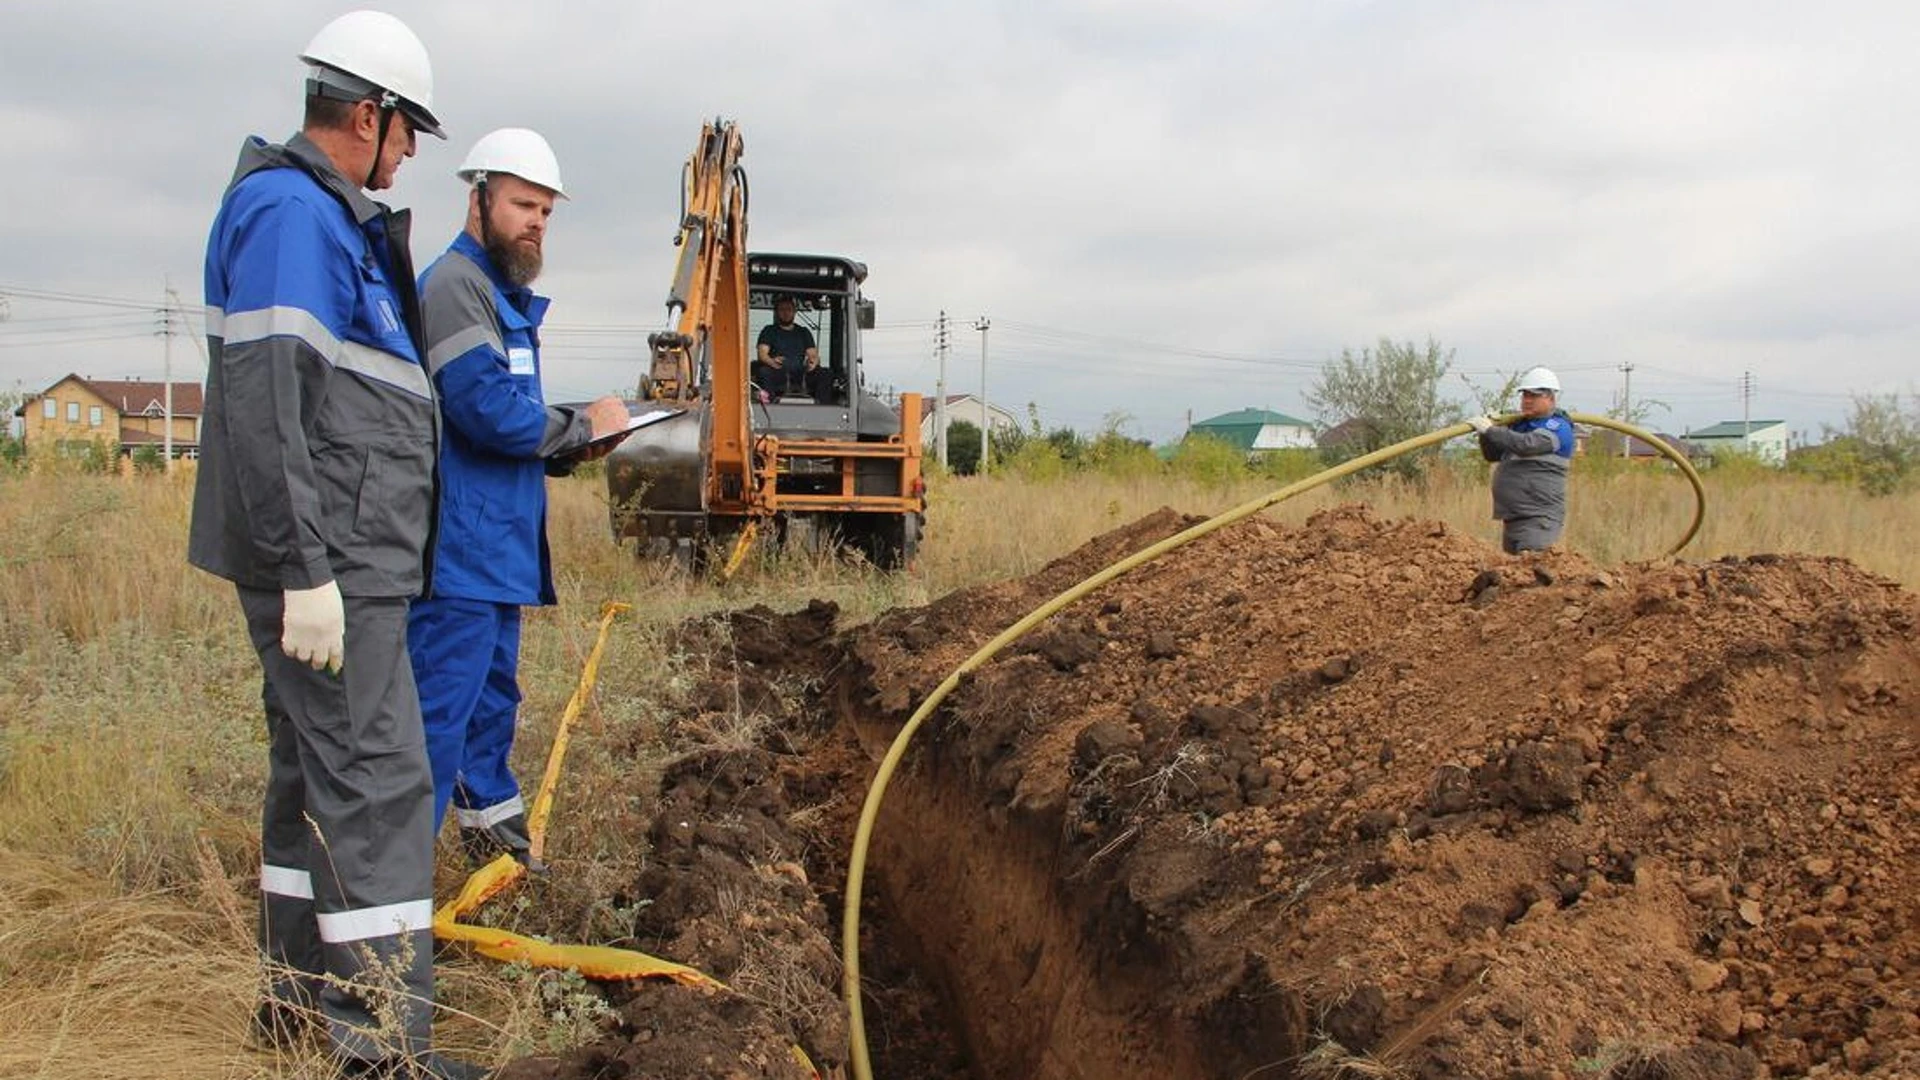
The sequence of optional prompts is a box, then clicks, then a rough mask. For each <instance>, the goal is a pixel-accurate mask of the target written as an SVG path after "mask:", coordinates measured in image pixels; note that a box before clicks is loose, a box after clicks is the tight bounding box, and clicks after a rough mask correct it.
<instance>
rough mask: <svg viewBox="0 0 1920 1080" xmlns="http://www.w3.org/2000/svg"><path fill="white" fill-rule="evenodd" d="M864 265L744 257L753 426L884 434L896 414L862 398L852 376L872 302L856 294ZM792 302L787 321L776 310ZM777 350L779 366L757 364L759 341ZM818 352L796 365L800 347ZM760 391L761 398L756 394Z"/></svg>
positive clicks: (805, 433) (894, 424)
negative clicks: (808, 362)
mask: <svg viewBox="0 0 1920 1080" xmlns="http://www.w3.org/2000/svg"><path fill="white" fill-rule="evenodd" d="M866 277H867V268H866V266H865V265H864V264H861V263H858V262H855V261H853V260H852V259H845V258H840V257H838V256H832V255H782V254H764V253H756V254H752V255H749V256H748V257H747V351H748V355H749V356H750V357H751V359H750V361H749V363H748V378H749V380H750V381H751V382H752V383H753V384H754V386H755V387H756V391H755V393H754V394H753V395H752V399H753V402H754V404H753V406H752V416H753V421H752V423H753V427H754V428H755V430H759V431H767V432H770V433H773V434H777V435H781V436H785V437H790V438H791V437H810V438H839V439H853V438H867V439H874V438H882V439H884V438H886V437H888V436H889V435H893V434H896V433H898V431H899V419H898V418H897V417H896V416H894V414H893V410H892V409H891V408H889V407H887V405H886V404H885V403H884V402H880V401H878V400H875V399H872V398H869V397H868V396H867V395H866V394H865V392H864V387H863V386H862V382H861V376H860V363H861V356H860V331H861V330H865V329H872V328H873V316H874V306H873V301H871V300H867V299H865V298H863V297H862V296H861V295H860V283H861V282H862V281H865V280H866ZM783 302H791V303H792V304H793V322H792V325H791V326H782V325H780V324H779V320H778V318H777V316H776V310H777V309H778V308H779V306H780V305H781V304H782V303H783ZM763 343H766V344H768V346H769V351H770V352H772V353H774V354H776V355H781V357H782V364H781V366H780V368H778V369H773V368H769V367H767V366H765V365H762V364H761V363H760V362H759V361H760V346H761V344H763ZM808 343H811V345H812V347H813V348H814V349H815V351H816V352H817V354H818V356H819V363H818V365H817V367H815V368H814V369H813V370H810V371H809V370H806V369H805V367H804V355H793V356H788V355H785V354H787V353H796V354H803V353H804V348H805V347H806V345H807V344H808ZM763 396H764V399H765V400H764V401H763V400H762V398H763Z"/></svg>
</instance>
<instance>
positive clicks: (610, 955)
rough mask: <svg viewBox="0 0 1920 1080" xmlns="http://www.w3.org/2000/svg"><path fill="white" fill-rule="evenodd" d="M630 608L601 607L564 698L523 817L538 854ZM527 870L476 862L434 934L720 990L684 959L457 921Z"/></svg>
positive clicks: (481, 949)
mask: <svg viewBox="0 0 1920 1080" xmlns="http://www.w3.org/2000/svg"><path fill="white" fill-rule="evenodd" d="M627 610H629V608H628V605H626V604H617V603H609V604H607V605H606V606H605V607H603V608H601V610H600V636H599V638H598V639H597V640H596V641H595V642H594V643H593V651H592V652H591V653H589V654H588V655H587V663H586V666H585V667H584V668H583V669H581V672H580V683H579V685H578V686H576V687H574V691H573V697H571V698H569V699H568V701H567V707H566V711H564V712H562V713H561V714H560V726H559V728H558V729H557V730H555V731H554V734H553V748H552V749H550V750H548V751H547V770H546V773H545V775H543V776H542V777H541V778H540V793H539V794H538V795H537V796H535V797H534V800H533V812H532V813H531V814H530V815H529V816H528V819H527V831H528V832H529V833H530V834H531V835H532V838H533V854H534V857H536V858H538V857H539V856H540V853H541V852H542V851H543V850H545V848H546V840H547V820H548V819H549V818H550V817H552V815H553V793H554V789H555V788H556V787H558V786H559V783H560V765H561V762H562V761H563V760H565V758H566V756H567V738H568V736H569V734H570V733H571V732H572V729H573V724H574V721H575V720H577V719H579V717H580V710H581V709H582V708H583V707H584V706H585V704H586V700H587V695H588V694H589V693H591V692H592V690H593V684H594V680H595V679H597V678H599V674H600V654H601V652H602V651H603V650H604V649H605V648H606V645H607V635H608V634H609V633H610V632H611V631H612V629H613V620H614V618H615V616H617V615H619V614H620V613H621V612H623V611H627ZM526 875H527V868H526V867H524V866H522V865H520V863H519V861H518V860H516V859H514V857H513V856H511V855H502V856H500V857H499V858H497V859H495V860H494V861H492V862H490V863H488V864H487V865H485V866H483V867H481V868H480V869H479V870H478V871H476V872H475V873H474V874H473V875H472V876H471V877H469V878H467V883H466V884H465V885H464V886H462V887H461V889H460V894H459V895H458V896H456V897H454V898H453V899H452V900H451V901H449V902H448V903H446V904H444V905H442V906H441V907H440V909H439V910H438V911H435V912H434V913H433V936H434V937H436V938H439V939H440V940H441V941H460V942H465V943H466V944H468V945H471V946H473V948H474V950H475V951H476V952H478V953H480V955H482V956H487V957H491V958H493V959H495V960H504V961H507V962H509V963H512V962H516V961H518V962H523V963H527V964H531V965H533V966H534V967H547V968H564V969H570V970H573V971H578V972H580V973H581V974H582V975H586V976H589V977H591V978H595V979H649V978H666V979H673V980H675V981H678V982H681V983H684V984H686V985H688V986H711V987H715V988H718V989H725V986H724V984H722V983H721V982H720V981H719V980H717V979H714V978H712V977H710V976H707V975H704V974H702V973H700V972H699V971H696V970H694V969H693V968H690V967H687V966H685V965H683V964H676V963H673V962H672V961H669V960H662V959H660V958H658V957H655V956H648V955H647V954H646V953H643V952H635V951H633V950H631V949H614V948H609V947H607V946H604V945H555V944H553V943H552V942H547V941H539V940H537V939H534V938H530V937H527V936H526V935H524V934H516V933H513V932H512V931H509V930H498V929H495V928H493V927H490V926H474V925H471V924H469V923H463V922H461V921H460V917H461V916H463V915H468V914H471V913H472V912H473V911H474V910H476V909H477V908H479V907H480V905H481V904H484V903H486V902H487V901H488V900H489V899H491V898H493V897H494V896H496V895H498V894H499V893H501V892H502V891H504V890H506V889H507V888H509V887H511V886H512V885H513V884H515V883H516V882H518V881H519V880H520V879H521V878H523V877H525V876H526Z"/></svg>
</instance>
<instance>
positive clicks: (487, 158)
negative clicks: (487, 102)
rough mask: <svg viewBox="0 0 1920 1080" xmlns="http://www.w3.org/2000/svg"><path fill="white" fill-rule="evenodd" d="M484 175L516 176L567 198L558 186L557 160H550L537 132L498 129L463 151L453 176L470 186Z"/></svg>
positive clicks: (543, 142) (562, 189)
mask: <svg viewBox="0 0 1920 1080" xmlns="http://www.w3.org/2000/svg"><path fill="white" fill-rule="evenodd" d="M486 173H506V174H508V175H509V176H517V177H519V178H520V179H522V180H525V181H526V182H527V183H529V184H538V185H539V186H541V187H543V188H546V189H547V190H548V191H551V192H553V193H554V194H555V195H558V196H559V197H561V198H563V199H564V198H566V197H567V193H566V190H565V189H564V188H562V187H561V186H560V159H559V158H556V157H554V156H553V147H551V146H548V145H547V140H545V139H543V138H541V137H540V133H539V132H537V131H529V130H528V129H526V128H501V129H500V130H498V131H489V132H487V133H486V134H485V135H482V136H480V141H479V142H477V143H474V144H473V149H471V150H469V151H467V160H465V161H463V162H461V163H460V168H458V169H456V170H455V175H457V176H459V177H460V179H462V180H465V181H467V182H468V183H473V181H474V179H475V178H476V177H479V176H481V175H483V174H486Z"/></svg>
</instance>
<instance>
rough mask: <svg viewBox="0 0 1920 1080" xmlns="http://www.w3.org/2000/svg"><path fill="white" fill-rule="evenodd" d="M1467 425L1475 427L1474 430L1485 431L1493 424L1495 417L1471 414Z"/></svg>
mask: <svg viewBox="0 0 1920 1080" xmlns="http://www.w3.org/2000/svg"><path fill="white" fill-rule="evenodd" d="M1467 425H1468V426H1469V427H1471V428H1473V430H1474V431H1476V432H1480V431H1485V430H1487V429H1488V428H1490V427H1492V426H1493V417H1491V416H1469V417H1467Z"/></svg>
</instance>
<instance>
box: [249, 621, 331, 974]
mask: <svg viewBox="0 0 1920 1080" xmlns="http://www.w3.org/2000/svg"><path fill="white" fill-rule="evenodd" d="M274 602H275V609H276V611H277V610H278V603H279V597H278V595H275V596H274ZM275 647H276V648H278V645H277V644H276V646H275ZM260 703H261V706H262V707H263V708H264V709H265V710H266V718H267V794H266V799H265V801H264V803H263V806H262V812H261V815H260V935H259V940H260V956H261V958H262V959H263V960H264V961H265V962H266V981H267V996H269V997H271V998H273V999H274V1000H276V1001H280V1002H284V1003H286V1004H287V1005H290V1006H292V1007H293V1008H295V1009H300V1010H303V1011H304V1010H307V1009H312V1008H314V1007H315V1006H316V1005H318V1003H319V994H320V981H319V976H320V973H321V972H322V971H323V970H325V969H324V966H323V961H322V960H321V957H320V934H319V930H318V928H317V927H316V926H315V924H314V921H313V880H312V878H311V877H310V876H309V875H308V873H307V839H308V837H309V836H310V835H311V834H310V833H309V832H308V830H307V823H306V819H305V812H306V797H307V795H306V782H305V781H304V780H303V779H302V777H301V775H300V752H299V748H298V744H297V742H296V740H295V739H294V735H293V722H292V721H291V720H290V719H289V718H288V717H287V711H286V710H285V709H284V708H282V707H281V706H280V699H279V698H278V697H277V696H276V695H275V694H274V692H273V684H272V683H268V682H264V681H263V682H262V684H261V693H260Z"/></svg>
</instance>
